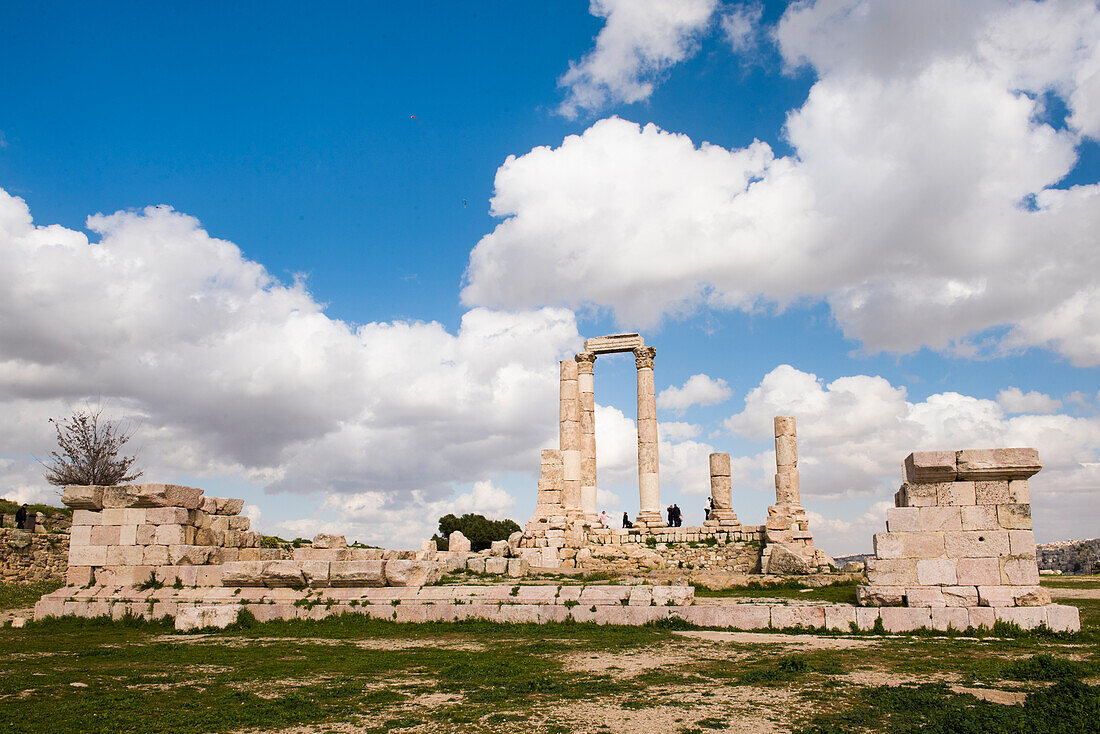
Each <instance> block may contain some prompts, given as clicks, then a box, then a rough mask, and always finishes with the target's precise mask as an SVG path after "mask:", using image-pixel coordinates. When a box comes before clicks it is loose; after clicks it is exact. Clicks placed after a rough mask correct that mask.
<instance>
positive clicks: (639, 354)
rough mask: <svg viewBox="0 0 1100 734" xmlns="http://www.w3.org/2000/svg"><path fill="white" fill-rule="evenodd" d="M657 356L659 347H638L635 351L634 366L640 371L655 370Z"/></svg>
mask: <svg viewBox="0 0 1100 734" xmlns="http://www.w3.org/2000/svg"><path fill="white" fill-rule="evenodd" d="M656 356H657V347H638V348H637V349H635V350H634V365H635V366H636V367H637V368H638V369H640V370H645V369H649V370H651V369H653V358H654V357H656Z"/></svg>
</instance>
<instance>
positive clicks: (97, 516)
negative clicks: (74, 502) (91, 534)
mask: <svg viewBox="0 0 1100 734" xmlns="http://www.w3.org/2000/svg"><path fill="white" fill-rule="evenodd" d="M102 524H103V514H102V513H100V512H93V511H91V510H73V527H76V526H78V525H102Z"/></svg>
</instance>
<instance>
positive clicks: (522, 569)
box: [508, 558, 530, 579]
mask: <svg viewBox="0 0 1100 734" xmlns="http://www.w3.org/2000/svg"><path fill="white" fill-rule="evenodd" d="M529 566H530V564H529V563H528V562H527V561H526V560H524V559H523V558H509V559H508V576H509V578H514V579H518V578H522V577H524V576H526V575H527V569H528V568H529Z"/></svg>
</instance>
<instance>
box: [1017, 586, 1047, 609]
mask: <svg viewBox="0 0 1100 734" xmlns="http://www.w3.org/2000/svg"><path fill="white" fill-rule="evenodd" d="M1013 588H1014V590H1015V591H1014V592H1013V595H1014V596H1015V598H1016V606H1018V607H1045V606H1047V605H1048V604H1050V592H1049V591H1047V590H1046V589H1044V588H1042V587H1040V586H1016V587H1013Z"/></svg>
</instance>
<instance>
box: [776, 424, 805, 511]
mask: <svg viewBox="0 0 1100 734" xmlns="http://www.w3.org/2000/svg"><path fill="white" fill-rule="evenodd" d="M775 503H776V504H777V505H801V504H802V496H801V494H800V493H799V487H798V437H797V435H796V433H795V424H794V416H791V415H777V416H776V417H775Z"/></svg>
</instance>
